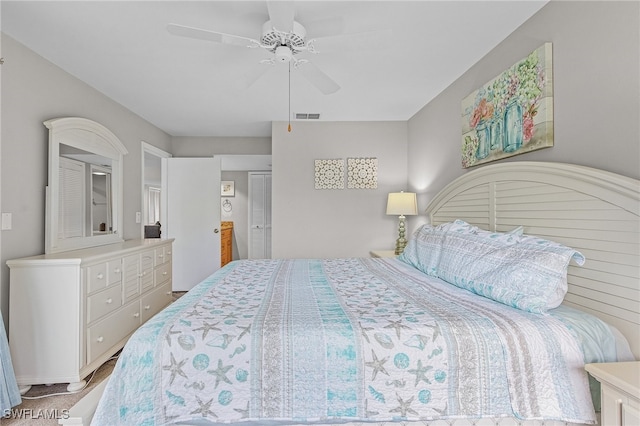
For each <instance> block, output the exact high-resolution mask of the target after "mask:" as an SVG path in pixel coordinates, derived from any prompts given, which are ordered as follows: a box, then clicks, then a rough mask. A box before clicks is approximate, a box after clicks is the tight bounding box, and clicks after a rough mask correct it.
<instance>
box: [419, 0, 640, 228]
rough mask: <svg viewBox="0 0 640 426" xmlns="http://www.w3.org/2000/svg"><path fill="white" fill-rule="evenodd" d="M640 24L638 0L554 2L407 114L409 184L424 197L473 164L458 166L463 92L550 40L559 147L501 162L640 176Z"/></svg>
mask: <svg viewBox="0 0 640 426" xmlns="http://www.w3.org/2000/svg"><path fill="white" fill-rule="evenodd" d="M639 31H640V3H639V2H613V1H606V2H591V1H587V2H573V1H572V2H559V1H552V2H550V3H548V4H547V5H546V6H545V7H544V8H542V9H541V10H540V11H539V12H538V13H537V14H536V15H534V16H533V17H532V18H531V19H530V20H528V21H527V22H525V23H524V24H523V25H522V26H521V27H520V28H518V29H517V30H516V31H515V32H514V33H513V34H511V35H510V36H509V37H508V38H507V39H506V40H504V41H503V42H502V43H500V44H499V45H498V46H497V47H496V48H495V49H493V50H492V51H491V52H490V53H489V54H488V55H486V56H485V57H484V58H483V59H482V60H481V61H479V62H478V63H477V64H476V65H475V66H473V67H472V68H471V69H470V70H469V71H467V72H466V73H465V74H464V75H462V76H461V77H460V78H459V79H457V80H456V81H455V82H454V83H453V84H452V85H451V86H450V87H448V88H447V89H446V90H445V91H444V92H442V93H441V94H440V95H439V96H438V97H437V98H436V99H434V100H433V101H432V102H430V103H429V104H428V105H426V106H425V107H424V108H423V109H422V110H420V111H419V112H418V113H417V114H415V116H414V117H412V118H411V119H410V120H409V123H408V135H409V148H408V152H409V183H410V187H411V189H412V190H415V191H416V192H418V193H419V194H420V196H419V203H420V204H421V205H422V206H426V205H427V203H428V201H429V200H431V199H432V198H433V196H434V195H435V194H436V193H437V192H438V191H439V190H440V189H442V188H443V187H444V186H445V185H446V184H447V183H449V182H450V181H451V180H453V179H454V178H456V177H458V176H460V175H462V174H463V173H465V172H466V171H468V170H471V169H463V168H462V167H461V165H460V144H461V125H460V115H461V112H460V110H461V107H460V103H461V101H462V99H464V98H465V97H466V96H467V95H468V94H469V93H471V92H473V91H474V90H476V89H477V88H479V87H480V86H481V85H482V84H484V83H486V82H487V81H489V80H491V79H493V78H494V77H496V76H497V75H499V74H500V73H501V72H502V71H503V70H505V69H506V68H508V67H509V66H511V65H513V64H514V63H515V62H517V61H519V60H520V59H522V58H524V57H526V55H528V54H529V53H530V52H532V51H533V50H535V49H536V48H538V47H539V46H541V45H542V44H544V43H545V42H552V43H553V84H554V131H555V138H554V146H553V147H552V148H546V149H542V150H539V151H535V152H532V153H529V154H523V155H518V156H515V157H511V158H510V159H506V160H501V161H552V162H565V163H574V164H580V165H584V166H590V167H596V168H600V169H604V170H608V171H611V172H615V173H619V174H622V175H626V176H629V177H632V178H636V179H638V178H640V141H639V137H640V130H639V124H638V123H639V118H640V106H639V103H640V96H639V93H640V87H639V80H640V69H639V67H640V45H639V44H640V43H639V42H640V34H639ZM479 167H482V166H479ZM425 219H426V218H425V217H424V216H423V217H422V218H421V221H425ZM417 223H418V221H414V225H416V224H417Z"/></svg>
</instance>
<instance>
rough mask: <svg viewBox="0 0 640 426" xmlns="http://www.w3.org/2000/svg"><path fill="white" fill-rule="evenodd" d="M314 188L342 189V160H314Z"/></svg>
mask: <svg viewBox="0 0 640 426" xmlns="http://www.w3.org/2000/svg"><path fill="white" fill-rule="evenodd" d="M314 166H315V189H344V160H343V159H328V160H315V161H314Z"/></svg>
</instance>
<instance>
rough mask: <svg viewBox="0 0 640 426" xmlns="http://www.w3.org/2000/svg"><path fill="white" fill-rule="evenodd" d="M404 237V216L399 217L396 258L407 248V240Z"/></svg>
mask: <svg viewBox="0 0 640 426" xmlns="http://www.w3.org/2000/svg"><path fill="white" fill-rule="evenodd" d="M404 235H405V224H404V215H400V217H399V222H398V239H397V240H396V251H395V253H396V256H397V255H400V254H402V252H403V251H404V248H405V247H406V246H407V240H406V238H405V237H404Z"/></svg>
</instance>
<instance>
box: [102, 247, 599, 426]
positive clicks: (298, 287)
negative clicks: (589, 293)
mask: <svg viewBox="0 0 640 426" xmlns="http://www.w3.org/2000/svg"><path fill="white" fill-rule="evenodd" d="M574 333H575V330H571V329H570V328H569V327H568V326H567V325H566V323H565V322H564V321H562V320H561V319H558V318H557V317H556V316H555V315H541V314H533V313H529V312H525V311H520V310H517V309H514V308H511V307H509V306H506V305H502V304H500V303H497V302H495V301H492V300H489V299H486V298H483V297H480V296H477V295H474V294H472V293H470V292H468V291H466V290H463V289H460V288H457V287H455V286H452V285H450V284H447V283H445V282H443V281H441V280H439V279H437V278H433V277H428V276H427V275H425V274H423V273H422V272H420V271H418V270H417V269H415V268H413V267H412V266H410V265H407V264H405V263H403V262H401V261H398V260H396V259H330V260H314V259H310V260H305V259H297V260H246V261H236V262H232V263H230V264H228V265H227V266H226V267H224V268H222V269H221V270H219V271H217V272H216V273H215V274H213V275H212V276H211V277H209V278H208V279H206V280H205V281H203V282H202V283H200V284H199V285H198V286H196V287H194V288H193V289H192V290H191V291H190V292H188V293H187V294H186V295H185V296H183V297H182V298H181V299H179V300H178V301H177V302H175V303H174V304H172V305H170V306H169V307H167V308H166V309H165V310H164V311H162V312H161V313H159V314H158V315H157V316H156V317H154V318H152V319H151V320H150V321H148V322H147V323H146V324H145V325H143V326H142V327H141V328H140V329H139V330H138V331H137V332H136V333H135V334H134V335H133V337H132V338H131V339H130V341H129V342H128V343H127V345H126V346H125V348H124V350H123V352H122V354H121V355H120V358H119V360H118V363H117V365H116V367H115V370H114V372H113V374H112V377H111V379H110V381H109V383H108V385H107V389H106V390H105V393H104V395H103V397H102V399H101V401H100V404H99V406H98V409H97V411H96V414H95V416H94V418H93V424H96V425H116V424H122V425H136V424H139V425H142V424H144V425H165V424H178V423H186V424H193V423H197V424H201V423H206V422H211V423H216V422H219V423H245V422H249V421H254V422H256V423H257V424H291V423H305V422H308V423H313V422H318V423H319V422H322V423H330V422H331V423H339V422H341V421H344V422H347V421H349V422H358V421H360V422H385V421H387V422H388V421H418V420H429V419H459V418H469V419H477V418H486V417H516V418H519V419H538V420H552V419H553V420H561V421H566V422H574V423H585V424H592V423H595V420H596V417H595V413H594V409H593V404H592V402H591V396H590V393H589V384H588V378H587V374H586V373H585V372H584V369H583V365H584V361H583V353H582V351H581V344H580V343H579V341H578V340H577V339H576V338H575V336H574Z"/></svg>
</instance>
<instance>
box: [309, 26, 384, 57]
mask: <svg viewBox="0 0 640 426" xmlns="http://www.w3.org/2000/svg"><path fill="white" fill-rule="evenodd" d="M392 35H393V33H392V31H391V29H386V30H375V31H365V32H360V33H351V34H338V35H332V36H326V37H317V38H314V39H312V40H313V41H312V43H313V46H314V49H315V50H316V51H317V53H322V52H335V51H340V52H345V51H354V50H366V49H376V50H379V49H381V48H387V47H390V46H391V42H392V40H393V38H392Z"/></svg>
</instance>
